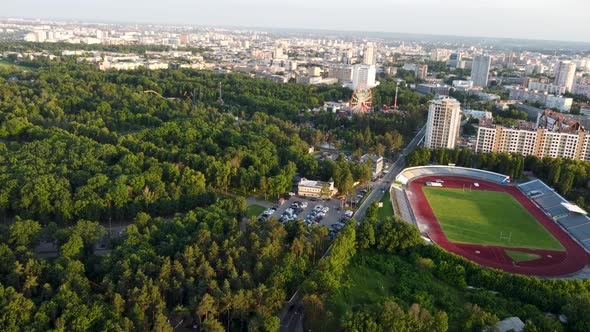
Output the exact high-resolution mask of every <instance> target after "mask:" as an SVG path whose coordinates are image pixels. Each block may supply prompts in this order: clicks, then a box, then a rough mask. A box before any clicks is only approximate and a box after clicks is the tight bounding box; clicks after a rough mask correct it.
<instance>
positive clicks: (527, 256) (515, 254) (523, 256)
mask: <svg viewBox="0 0 590 332" xmlns="http://www.w3.org/2000/svg"><path fill="white" fill-rule="evenodd" d="M504 252H505V253H506V254H507V255H508V256H510V258H512V260H513V261H515V262H517V263H518V262H528V261H533V260H535V259H539V258H541V255H537V254H531V253H529V252H523V251H515V250H504Z"/></svg>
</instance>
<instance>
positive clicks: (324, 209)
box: [322, 206, 330, 213]
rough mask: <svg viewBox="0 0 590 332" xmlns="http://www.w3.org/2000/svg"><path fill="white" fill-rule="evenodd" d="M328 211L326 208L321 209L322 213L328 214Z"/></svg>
mask: <svg viewBox="0 0 590 332" xmlns="http://www.w3.org/2000/svg"><path fill="white" fill-rule="evenodd" d="M328 211H330V208H329V207H327V206H326V207H324V208H323V209H322V212H324V213H328Z"/></svg>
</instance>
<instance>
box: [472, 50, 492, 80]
mask: <svg viewBox="0 0 590 332" xmlns="http://www.w3.org/2000/svg"><path fill="white" fill-rule="evenodd" d="M491 63H492V58H491V57H490V56H488V55H476V56H474V57H473V63H472V65H471V80H472V81H473V86H480V87H486V86H488V78H489V75H490V65H491Z"/></svg>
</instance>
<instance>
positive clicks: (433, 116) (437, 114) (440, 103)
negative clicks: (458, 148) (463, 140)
mask: <svg viewBox="0 0 590 332" xmlns="http://www.w3.org/2000/svg"><path fill="white" fill-rule="evenodd" d="M460 128H461V104H460V103H459V102H458V101H457V100H456V99H454V98H450V97H441V98H438V99H435V100H432V101H430V106H429V107H428V120H427V122H426V135H425V138H424V146H425V147H427V148H430V149H435V148H447V149H453V148H454V147H455V143H456V142H457V138H458V137H459V129H460Z"/></svg>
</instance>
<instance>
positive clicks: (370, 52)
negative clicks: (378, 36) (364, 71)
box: [363, 43, 375, 65]
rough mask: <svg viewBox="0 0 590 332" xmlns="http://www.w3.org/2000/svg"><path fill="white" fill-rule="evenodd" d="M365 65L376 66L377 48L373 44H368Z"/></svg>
mask: <svg viewBox="0 0 590 332" xmlns="http://www.w3.org/2000/svg"><path fill="white" fill-rule="evenodd" d="M363 64H365V65H374V64H375V46H374V45H373V43H367V46H366V47H365V50H364V51H363Z"/></svg>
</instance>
